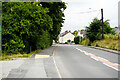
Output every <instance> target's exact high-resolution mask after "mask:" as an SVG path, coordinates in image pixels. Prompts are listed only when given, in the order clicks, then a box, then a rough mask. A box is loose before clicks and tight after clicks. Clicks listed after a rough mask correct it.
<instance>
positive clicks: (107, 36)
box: [104, 34, 119, 40]
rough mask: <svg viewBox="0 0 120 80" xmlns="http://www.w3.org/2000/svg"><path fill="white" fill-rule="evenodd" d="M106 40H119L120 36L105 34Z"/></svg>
mask: <svg viewBox="0 0 120 80" xmlns="http://www.w3.org/2000/svg"><path fill="white" fill-rule="evenodd" d="M104 36H105V39H114V40H118V39H119V36H118V35H113V34H105V35H104Z"/></svg>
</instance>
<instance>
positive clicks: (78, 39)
mask: <svg viewBox="0 0 120 80" xmlns="http://www.w3.org/2000/svg"><path fill="white" fill-rule="evenodd" d="M80 39H81V37H80V36H76V37H75V38H74V42H75V44H79V42H80Z"/></svg>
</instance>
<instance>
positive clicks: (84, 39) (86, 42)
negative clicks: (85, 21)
mask: <svg viewBox="0 0 120 80" xmlns="http://www.w3.org/2000/svg"><path fill="white" fill-rule="evenodd" d="M80 44H81V45H87V46H89V45H90V40H89V39H88V38H87V37H84V38H82V40H81V42H80Z"/></svg>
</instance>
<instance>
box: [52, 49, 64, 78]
mask: <svg viewBox="0 0 120 80" xmlns="http://www.w3.org/2000/svg"><path fill="white" fill-rule="evenodd" d="M55 49H56V48H55ZM55 49H54V51H53V55H52V58H53V62H54V65H55V68H56V72H57V73H58V76H59V78H60V80H62V76H61V74H60V71H59V69H58V67H57V64H56V61H55V58H54V56H55Z"/></svg>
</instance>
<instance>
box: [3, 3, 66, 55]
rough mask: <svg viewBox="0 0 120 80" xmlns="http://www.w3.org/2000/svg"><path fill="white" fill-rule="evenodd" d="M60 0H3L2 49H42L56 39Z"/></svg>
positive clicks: (8, 51) (60, 14)
mask: <svg viewBox="0 0 120 80" xmlns="http://www.w3.org/2000/svg"><path fill="white" fill-rule="evenodd" d="M65 8H66V6H65V3H64V2H45V3H42V2H3V5H2V46H3V48H2V49H3V52H6V53H19V52H21V53H22V52H28V51H29V48H30V46H31V47H32V50H37V49H44V48H47V47H49V46H50V45H52V41H53V40H56V39H57V36H58V34H59V33H60V30H61V27H62V23H63V22H64V19H63V17H64V13H63V11H62V9H63V10H64V9H65Z"/></svg>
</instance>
